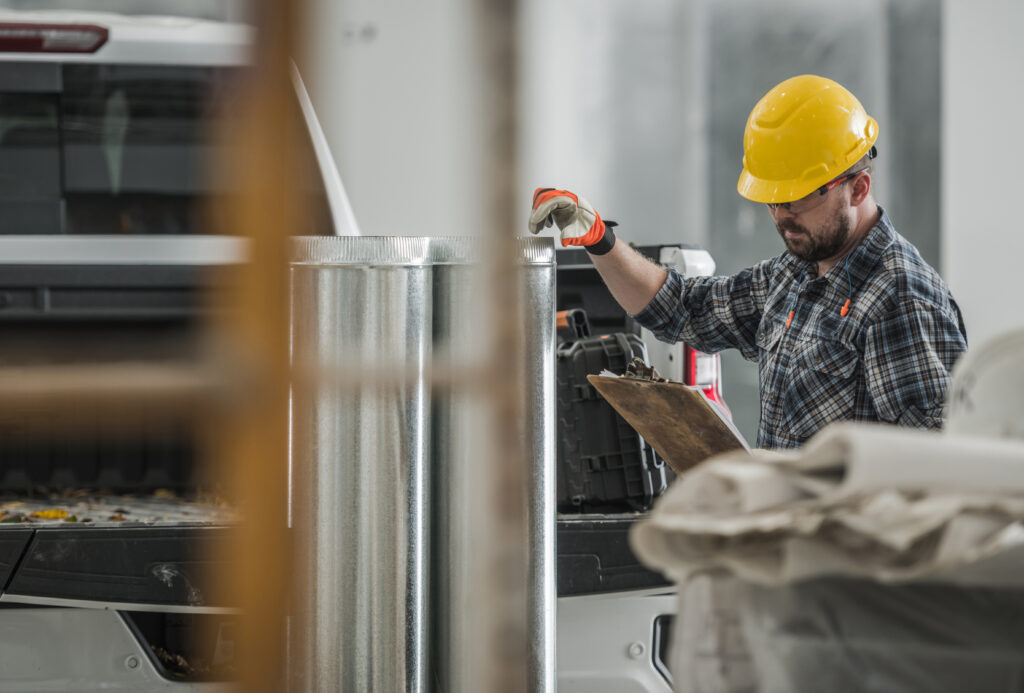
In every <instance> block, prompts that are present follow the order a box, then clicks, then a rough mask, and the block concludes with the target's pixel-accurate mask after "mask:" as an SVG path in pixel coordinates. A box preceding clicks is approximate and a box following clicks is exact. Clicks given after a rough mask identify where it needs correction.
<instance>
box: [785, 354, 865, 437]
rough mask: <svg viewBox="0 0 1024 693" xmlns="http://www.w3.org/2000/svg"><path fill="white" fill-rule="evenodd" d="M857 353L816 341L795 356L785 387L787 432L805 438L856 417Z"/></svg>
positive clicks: (858, 357) (858, 358)
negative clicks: (837, 422)
mask: <svg viewBox="0 0 1024 693" xmlns="http://www.w3.org/2000/svg"><path fill="white" fill-rule="evenodd" d="M859 365H860V354H859V353H858V352H857V351H856V350H855V349H852V348H850V347H848V346H845V345H844V344H840V343H839V342H831V341H818V342H813V343H811V344H809V345H808V346H807V347H806V348H804V349H803V350H802V351H800V352H799V353H797V354H795V356H794V359H793V365H792V368H791V369H790V374H789V375H790V377H789V383H788V385H787V387H786V388H785V397H784V411H785V421H786V424H787V427H788V428H789V432H790V434H791V435H793V436H794V437H796V438H800V439H807V438H810V437H811V436H813V435H814V434H815V433H817V432H818V431H819V430H821V429H822V428H823V427H824V426H825V425H827V424H829V423H832V422H833V421H843V420H848V419H852V418H855V414H856V405H857V383H858V367H859Z"/></svg>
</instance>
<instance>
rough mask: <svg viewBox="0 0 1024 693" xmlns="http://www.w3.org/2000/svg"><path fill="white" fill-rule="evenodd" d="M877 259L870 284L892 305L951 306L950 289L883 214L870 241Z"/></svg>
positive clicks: (875, 259)
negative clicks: (924, 304)
mask: <svg viewBox="0 0 1024 693" xmlns="http://www.w3.org/2000/svg"><path fill="white" fill-rule="evenodd" d="M868 242H869V243H870V244H871V249H872V251H873V252H872V253H871V254H872V255H873V256H874V258H873V259H874V262H873V264H874V267H873V271H872V272H871V273H870V274H871V279H870V284H871V285H872V287H873V288H874V289H875V291H877V292H878V293H879V295H880V296H883V295H884V296H886V297H887V298H888V299H889V302H904V301H923V302H925V303H931V304H934V305H936V306H938V307H943V308H945V307H947V306H948V305H949V297H950V293H949V288H948V287H947V286H946V282H945V281H943V279H942V277H941V276H939V273H938V272H937V271H936V270H935V268H934V267H932V266H931V265H930V264H928V262H927V261H926V260H925V259H924V258H923V257H921V253H920V251H919V250H918V249H917V247H916V246H915V245H914V244H913V243H911V242H910V241H909V240H908V239H907V238H905V237H904V236H903V235H902V234H900V233H899V232H898V231H896V229H895V228H894V227H893V225H892V222H891V221H890V220H889V218H888V216H886V214H885V213H884V212H883V213H882V217H881V219H880V220H879V222H878V224H876V225H875V227H874V228H873V229H872V231H871V235H870V237H869V239H868Z"/></svg>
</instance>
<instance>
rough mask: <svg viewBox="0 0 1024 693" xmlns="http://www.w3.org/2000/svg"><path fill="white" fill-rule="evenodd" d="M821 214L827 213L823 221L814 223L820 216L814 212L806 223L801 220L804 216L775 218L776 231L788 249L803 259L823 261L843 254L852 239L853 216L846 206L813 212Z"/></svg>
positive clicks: (824, 206) (830, 206)
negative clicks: (851, 221) (851, 220)
mask: <svg viewBox="0 0 1024 693" xmlns="http://www.w3.org/2000/svg"><path fill="white" fill-rule="evenodd" d="M819 211H820V212H824V214H823V215H822V216H824V219H822V220H821V221H818V222H815V221H814V217H816V216H818V215H817V214H814V213H811V214H808V215H807V216H808V217H809V218H808V219H806V220H805V219H803V218H802V217H803V215H801V216H794V215H791V214H784V215H781V216H776V217H774V221H775V228H776V229H778V231H779V235H780V236H782V241H783V242H784V243H785V244H786V248H787V249H788V250H789V252H791V253H793V255H795V256H797V257H798V258H800V259H801V260H806V261H808V262H820V261H822V260H828V259H829V258H833V257H835V256H837V255H838V254H839V253H840V252H842V250H843V249H844V248H845V247H846V244H847V243H848V242H849V240H850V230H851V223H850V214H849V211H848V210H847V209H846V207H844V206H842V205H837V206H836V207H834V208H833V207H832V205H823V206H822V207H819V208H818V209H816V210H813V212H819ZM801 222H803V223H801ZM804 223H806V224H807V225H806V226H805V225H804Z"/></svg>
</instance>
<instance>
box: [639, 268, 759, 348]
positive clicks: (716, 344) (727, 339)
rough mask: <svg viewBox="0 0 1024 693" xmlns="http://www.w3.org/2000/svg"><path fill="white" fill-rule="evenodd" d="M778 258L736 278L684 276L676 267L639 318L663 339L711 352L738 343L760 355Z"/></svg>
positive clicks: (670, 271) (748, 270)
mask: <svg viewBox="0 0 1024 693" xmlns="http://www.w3.org/2000/svg"><path fill="white" fill-rule="evenodd" d="M772 262H773V261H772V260H765V261H764V262H761V263H759V264H757V265H755V266H754V267H751V268H749V269H745V270H743V271H742V272H739V273H737V274H734V275H733V276H731V277H691V278H688V279H684V278H683V277H682V276H681V275H680V274H679V272H677V271H676V270H674V269H670V270H669V273H668V278H667V279H666V280H665V283H664V284H662V286H661V289H660V290H659V291H658V293H657V294H655V296H654V298H653V299H652V300H651V302H650V303H649V304H648V305H647V307H646V308H644V309H643V310H642V311H640V312H639V313H638V314H637V315H635V316H634V318H635V319H636V321H637V322H639V323H640V324H641V325H643V326H644V327H646V328H647V329H649V330H650V331H651V332H653V333H654V335H655V337H657V338H658V339H659V340H661V341H663V342H669V343H674V342H678V341H680V340H682V341H685V342H686V343H687V344H689V345H690V346H692V347H693V348H695V349H698V350H700V351H704V352H708V353H716V352H719V351H722V350H723V349H728V348H734V349H739V351H740V353H742V354H743V357H744V358H746V359H748V360H750V361H753V360H756V359H757V343H756V335H757V327H758V325H759V324H760V322H761V315H762V313H763V312H764V304H765V299H766V297H767V295H768V287H769V283H770V277H771V267H772Z"/></svg>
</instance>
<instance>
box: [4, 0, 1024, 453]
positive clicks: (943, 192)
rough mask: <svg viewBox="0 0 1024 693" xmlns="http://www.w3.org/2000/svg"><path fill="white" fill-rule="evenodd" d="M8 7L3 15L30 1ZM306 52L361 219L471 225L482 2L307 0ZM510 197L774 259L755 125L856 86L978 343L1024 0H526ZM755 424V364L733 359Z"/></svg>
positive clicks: (995, 297) (1003, 323) (128, 5)
mask: <svg viewBox="0 0 1024 693" xmlns="http://www.w3.org/2000/svg"><path fill="white" fill-rule="evenodd" d="M39 5H40V3H38V2H33V1H30V0H6V1H3V2H0V6H2V7H14V8H22V9H27V8H37V7H38V6H39ZM310 5H311V10H312V12H311V15H310V20H309V25H308V30H307V31H306V32H305V35H306V36H307V37H308V42H307V45H306V52H305V55H303V56H300V57H299V60H300V62H301V63H302V64H303V65H304V68H305V69H304V72H305V73H307V75H308V81H309V83H310V87H311V91H312V95H313V98H314V101H316V103H317V107H318V110H319V112H320V114H321V116H322V119H323V125H324V128H325V130H326V134H327V137H328V140H329V141H330V143H331V145H332V148H333V150H334V152H335V156H336V158H337V159H338V163H339V166H340V168H341V173H342V177H343V179H344V182H345V185H346V187H347V189H348V193H349V196H350V198H351V200H352V204H353V207H354V209H355V213H356V216H357V218H358V220H359V223H360V226H361V229H362V232H363V233H365V234H372V235H448V234H467V233H477V232H480V231H482V230H486V229H487V228H488V227H489V226H491V225H493V223H494V220H493V218H492V217H491V216H490V215H489V210H488V209H486V208H485V206H484V204H483V202H482V200H483V199H484V198H483V194H482V193H483V191H482V186H483V184H484V181H485V180H486V179H487V177H486V176H485V175H483V172H484V171H485V166H486V165H487V162H486V161H484V157H485V152H487V151H490V147H489V146H488V142H487V141H486V133H484V132H483V131H482V130H481V122H482V120H483V119H482V118H481V117H480V114H481V113H482V112H484V109H485V108H486V106H487V104H488V103H489V102H490V100H493V99H494V98H495V90H497V89H501V88H504V85H501V84H497V83H496V81H495V79H494V77H493V76H492V75H488V74H487V73H486V72H485V70H484V68H483V67H482V66H481V64H480V61H479V60H478V56H479V54H480V46H478V45H476V44H474V40H475V39H474V35H475V33H474V32H473V31H472V26H473V21H474V20H473V17H474V14H473V13H474V11H476V9H477V8H478V7H479V3H476V2H473V1H472V0H433V1H432V2H428V3H413V4H410V3H406V2H399V1H398V0H348V1H346V2H338V1H337V0H313V1H312V2H311V3H310ZM46 6H48V7H68V8H78V9H97V10H110V11H120V12H132V11H146V12H154V11H162V12H167V13H169V14H178V15H183V14H184V15H190V16H195V17H201V18H209V19H224V20H229V21H246V20H247V19H248V17H249V12H250V9H251V5H250V3H249V2H247V1H246V0H145V1H144V2H143V1H141V0H92V1H86V0H77V1H75V0H50V1H49V2H47V3H46ZM519 7H520V9H521V14H520V26H519V27H518V38H519V46H520V64H519V83H518V84H519V90H518V104H519V106H518V113H519V130H518V132H517V133H510V134H509V136H512V137H517V138H518V151H519V152H520V160H519V162H509V165H510V166H511V165H516V164H517V163H518V180H519V185H518V188H519V190H518V194H519V195H520V197H521V199H522V201H523V204H522V208H521V214H522V219H521V220H520V222H521V223H519V224H518V226H520V227H522V228H523V229H524V231H525V216H526V212H527V209H528V205H529V199H530V194H531V191H532V189H533V187H535V186H538V185H558V186H564V187H567V188H570V189H572V190H574V191H577V192H579V193H581V194H582V195H584V196H585V197H587V198H588V199H589V200H590V201H591V202H592V203H593V204H594V205H595V207H596V208H597V209H598V210H599V211H600V212H601V213H602V215H603V216H605V217H606V218H610V219H615V220H617V221H619V222H620V223H621V224H622V234H621V235H622V236H623V237H625V238H627V239H628V240H630V241H634V242H637V243H644V244H650V243H665V244H676V243H689V244H694V245H699V246H702V247H705V248H707V249H709V250H710V251H711V253H712V255H713V256H714V258H715V260H716V261H717V264H718V271H719V272H720V273H730V272H733V271H735V270H738V269H740V268H742V267H745V266H748V265H750V264H752V263H753V262H756V261H758V260H760V259H763V258H765V257H769V256H772V255H774V254H776V253H778V252H779V251H780V250H781V247H782V246H781V242H780V241H779V239H778V237H777V234H776V233H775V231H774V230H773V228H772V225H771V220H770V219H769V217H768V216H767V215H766V214H765V213H764V212H763V211H762V210H760V209H759V208H758V206H757V205H753V204H751V203H748V202H747V201H745V200H743V199H741V198H740V197H739V196H738V195H737V194H736V193H735V182H736V177H737V175H738V171H739V167H740V157H741V137H742V130H743V124H744V121H745V118H746V115H747V114H748V112H749V110H750V108H751V106H752V105H753V104H754V102H755V101H756V100H757V99H758V98H759V97H760V96H761V95H762V94H763V93H764V92H765V91H767V90H768V89H769V88H770V87H771V86H772V85H774V84H775V83H777V82H778V81H780V80H782V79H784V78H785V77H788V76H791V75H793V74H798V73H803V72H814V73H818V74H823V75H826V76H828V77H832V78H834V79H836V80H838V81H839V82H841V83H843V84H844V85H846V86H848V87H849V88H850V89H851V90H852V91H853V92H854V93H856V94H857V95H858V96H859V97H860V99H861V100H862V102H863V103H864V105H865V107H866V108H867V109H868V111H869V112H870V113H871V114H872V115H874V116H875V117H876V118H877V119H878V120H879V122H880V125H881V136H880V139H879V143H878V144H879V150H880V153H881V156H880V158H879V160H878V162H877V163H878V175H877V186H878V198H879V200H880V202H881V203H882V205H883V206H884V207H885V208H886V210H887V211H888V212H889V214H890V216H891V217H892V218H893V220H894V222H895V223H896V226H897V228H898V229H899V230H900V231H901V232H902V233H903V234H904V235H905V236H907V237H908V238H909V239H910V240H911V241H912V242H914V244H915V245H917V247H918V248H919V249H920V250H921V253H922V255H923V256H924V258H925V259H926V260H927V261H928V262H930V263H932V264H933V265H935V266H936V267H937V268H939V269H940V271H941V272H942V274H943V276H944V277H945V278H946V279H947V281H948V282H949V283H950V285H951V287H952V289H953V292H954V295H955V296H956V297H957V299H958V300H959V302H960V304H961V307H962V308H963V310H964V314H965V317H966V320H967V325H968V330H969V337H970V340H971V342H972V343H974V344H977V343H979V342H980V341H983V340H984V339H985V338H987V337H989V336H992V335H993V334H995V333H998V332H1000V331H1003V330H1005V329H1007V328H1009V327H1012V326H1016V325H1020V324H1024V310H1022V309H1020V308H1019V306H1017V305H1016V295H1017V287H1016V282H1015V273H1016V271H1017V268H1016V264H1017V258H1018V257H1020V256H1022V255H1024V240H1022V237H1021V234H1020V233H1019V232H1018V231H1017V229H1016V228H1015V226H1016V220H1017V217H1018V214H1017V213H1016V209H1015V208H1014V207H1012V205H1013V203H1014V199H1015V197H1016V196H1017V195H1018V192H1017V189H1016V188H1017V187H1018V186H1017V181H1018V176H1017V172H1016V169H1017V168H1018V162H1019V161H1020V160H1021V159H1022V151H1021V150H1022V149H1024V144H1022V138H1021V137H1020V135H1019V132H1020V128H1021V126H1020V122H1019V116H1018V114H1019V113H1020V112H1022V110H1024V96H1022V95H1021V92H1020V90H1019V89H1018V88H1017V87H1016V83H1015V80H1016V75H1017V74H1018V73H1019V68H1018V66H1020V65H1021V64H1022V62H1024V46H1022V45H1021V44H1020V42H1019V41H1018V40H1017V37H1018V36H1019V35H1020V34H1021V31H1022V30H1024V5H1022V4H1021V3H1019V2H1016V1H1015V0H975V1H974V2H970V3H965V2H958V1H957V0H945V1H942V0H865V1H864V2H858V3H849V2H844V1H842V0H813V1H812V0H773V1H772V2H759V1H757V0H641V1H640V2H630V3H624V2H617V1H615V0H522V2H520V3H519ZM723 362H724V369H725V379H726V380H725V394H726V398H727V400H728V402H729V404H730V406H731V407H732V409H733V412H734V414H735V416H736V419H737V422H738V424H739V425H740V427H741V429H742V430H743V431H744V433H745V434H748V435H750V436H751V437H752V436H753V432H754V429H755V427H756V422H757V388H756V372H755V369H754V367H753V365H751V364H747V363H745V362H743V361H742V359H740V358H739V356H738V355H737V354H735V353H727V354H725V355H724V356H723Z"/></svg>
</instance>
